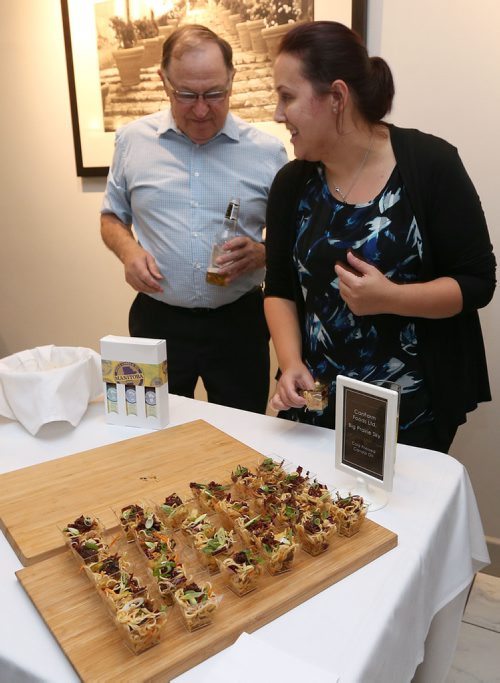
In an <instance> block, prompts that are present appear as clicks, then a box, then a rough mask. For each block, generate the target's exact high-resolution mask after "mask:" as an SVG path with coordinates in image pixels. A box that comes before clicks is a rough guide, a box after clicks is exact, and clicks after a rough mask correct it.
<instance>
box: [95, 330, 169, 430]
mask: <svg viewBox="0 0 500 683" xmlns="http://www.w3.org/2000/svg"><path fill="white" fill-rule="evenodd" d="M101 363H102V381H103V392H104V405H105V411H106V422H109V423H110V424H119V425H129V426H131V427H146V428H150V429H162V428H163V427H166V426H167V424H168V421H169V412H168V375H167V345H166V342H165V340H164V339H143V338H141V337H119V336H116V335H113V334H109V335H107V336H106V337H103V338H102V339H101Z"/></svg>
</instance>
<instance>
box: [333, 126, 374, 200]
mask: <svg viewBox="0 0 500 683" xmlns="http://www.w3.org/2000/svg"><path fill="white" fill-rule="evenodd" d="M372 143H373V133H372V134H371V136H370V142H369V144H368V147H367V149H366V152H365V155H364V157H363V159H362V160H361V164H360V165H359V168H358V170H357V171H356V173H355V174H354V178H353V180H352V183H351V184H350V186H349V189H348V190H347V192H342V190H341V189H340V187H339V186H338V185H336V184H335V181H333V189H334V190H335V192H336V193H337V194H338V195H339V197H340V198H341V199H342V202H343V203H344V204H347V197H348V196H349V195H350V194H351V192H352V189H353V187H354V186H355V185H356V183H357V182H358V179H359V176H360V175H361V171H362V170H363V169H364V167H365V164H366V162H367V159H368V156H369V154H370V152H371V151H372ZM332 180H333V178H332Z"/></svg>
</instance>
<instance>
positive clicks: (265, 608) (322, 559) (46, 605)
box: [0, 420, 397, 683]
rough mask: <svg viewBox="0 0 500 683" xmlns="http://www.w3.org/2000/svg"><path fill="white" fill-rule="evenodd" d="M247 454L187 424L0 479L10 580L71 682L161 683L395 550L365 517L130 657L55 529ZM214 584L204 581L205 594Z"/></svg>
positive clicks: (204, 427) (174, 625)
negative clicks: (211, 618)
mask: <svg viewBox="0 0 500 683" xmlns="http://www.w3.org/2000/svg"><path fill="white" fill-rule="evenodd" d="M258 456H259V454H258V453H257V452H256V451H254V450H252V449H251V448H249V447H248V446H245V445H244V444H242V443H240V442H239V441H236V440H235V439H233V438H232V437H230V436H229V435H227V434H225V433H224V432H221V431H220V430H218V429H216V428H215V427H212V426H211V425H209V424H207V423H206V422H204V421H202V420H197V421H194V422H190V423H188V424H184V425H181V426H178V427H172V428H170V429H166V430H162V431H158V432H154V433H152V434H148V435H145V436H139V437H137V438H134V439H129V440H127V441H122V442H118V443H115V444H111V445H108V446H103V447H100V448H95V449H92V450H89V451H85V452H83V453H78V454H75V455H71V456H67V457H65V458H59V459H57V460H52V461H50V462H47V463H43V464H40V465H35V466H33V467H28V468H25V469H22V470H18V471H15V472H11V473H7V474H4V475H1V476H0V524H1V527H2V530H3V531H4V533H5V534H6V535H7V537H8V539H9V540H10V542H11V544H12V545H13V547H14V549H15V551H16V553H17V554H18V556H19V558H20V559H21V561H22V562H23V563H24V564H26V565H29V566H27V567H26V568H25V569H21V570H20V571H19V572H17V577H18V579H19V581H20V582H21V584H22V585H23V587H24V589H25V590H26V592H27V593H28V595H29V596H30V598H31V600H32V601H33V603H34V605H35V606H36V608H37V610H38V611H39V613H40V614H41V616H42V618H43V619H44V621H45V623H46V624H47V626H48V627H49V629H50V631H51V632H52V634H53V635H54V636H55V638H56V639H57V641H58V642H59V644H60V646H61V648H62V649H63V651H64V652H65V654H66V655H67V657H68V658H69V660H70V661H71V663H72V665H73V666H74V668H75V670H76V671H77V673H78V675H79V676H80V677H81V678H82V680H84V681H89V683H95V681H99V682H100V683H104V682H107V681H117V682H118V681H120V683H122V682H123V681H124V680H126V681H134V683H136V682H137V683H140V682H142V681H166V680H169V679H170V678H172V677H175V676H177V675H179V674H180V673H182V672H183V671H186V670H187V669H189V668H191V667H193V666H195V665H196V664H198V663H199V662H201V661H203V660H204V659H206V658H208V657H210V656H212V655H213V654H215V653H216V652H219V651H220V650H222V649H223V648H225V647H227V646H228V645H230V644H232V643H233V642H234V641H235V640H236V639H237V638H238V636H239V635H240V634H241V633H242V632H243V631H247V632H252V631H254V630H256V629H257V628H259V627H261V626H263V625H264V624H266V623H268V622H269V621H271V620H273V619H275V618H276V617H278V616H280V615H281V614H283V613H285V612H286V611H288V610H289V609H291V608H293V607H295V606H296V605H298V604H300V603H301V602H303V601H304V600H307V599H308V598H310V597H312V596H313V595H315V594H317V593H319V592H320V591H322V590H323V589H325V588H326V587H327V586H330V585H332V584H333V583H335V582H336V581H339V580H340V579H342V578H344V577H345V576H347V575H349V574H351V573H352V572H354V571H356V570H357V569H359V568H360V567H362V566H364V565H365V564H367V563H369V562H371V561H372V560H374V559H375V558H377V557H379V556H380V555H382V554H383V553H385V552H387V551H389V550H390V549H391V548H394V547H395V546H396V545H397V536H396V535H395V534H394V533H393V532H391V531H389V530H387V529H385V528H383V527H381V526H379V525H377V524H375V523H374V522H372V521H371V520H369V519H368V520H366V521H365V524H364V525H363V527H362V529H361V531H360V532H359V534H357V535H356V536H354V537H352V538H350V539H347V538H341V537H335V539H334V541H333V542H332V545H331V547H330V549H329V550H328V551H327V552H326V553H324V554H323V555H320V556H319V557H316V558H312V557H310V556H309V555H307V554H306V553H304V552H303V551H302V550H299V551H298V552H297V556H296V560H295V563H294V568H293V570H292V572H289V573H287V574H284V575H282V576H278V577H271V576H270V575H267V574H266V576H265V577H264V578H263V581H262V585H261V587H260V588H259V589H258V590H257V591H254V592H253V593H250V594H248V595H247V596H245V597H242V598H239V597H237V596H235V595H234V594H233V593H231V592H230V591H225V592H224V597H223V600H222V603H221V607H220V609H219V611H218V613H217V616H216V619H215V622H214V624H213V625H212V626H210V627H207V628H205V629H202V630H200V631H198V632H195V633H188V632H187V631H186V630H185V628H184V626H183V624H182V623H181V621H180V617H179V615H178V614H177V613H176V612H175V610H172V611H171V613H170V617H169V620H168V623H167V627H166V638H165V639H164V640H163V641H162V642H161V643H160V644H159V645H157V646H155V647H153V648H152V649H151V650H149V651H147V652H144V653H142V654H140V655H137V656H136V655H133V654H132V653H130V652H129V650H128V649H127V648H126V646H125V645H124V644H123V642H122V641H121V639H120V636H119V634H118V632H117V630H116V628H115V626H114V624H113V623H112V621H111V620H110V618H109V617H108V615H107V613H106V610H105V609H104V607H103V605H102V603H101V600H100V599H99V597H98V596H97V595H96V593H95V592H94V588H93V587H92V586H91V585H90V583H89V581H88V579H87V578H86V576H85V575H84V573H82V572H79V570H78V568H77V566H76V563H75V560H74V558H73V556H72V555H71V553H70V552H69V551H67V550H66V548H65V546H64V544H63V542H62V535H61V533H60V531H59V528H60V527H62V526H65V525H66V524H67V523H68V522H70V521H72V520H74V519H75V518H76V517H78V516H79V515H80V514H82V513H85V514H92V515H97V516H99V517H100V518H101V520H102V522H103V523H104V525H105V526H106V527H107V528H108V529H112V528H113V527H116V526H117V519H116V516H115V512H114V511H115V510H118V509H120V508H121V507H122V506H124V505H126V504H129V503H132V502H140V501H145V500H148V499H149V500H152V501H156V502H161V501H162V500H163V499H164V498H165V496H166V495H169V494H170V493H172V492H173V491H176V492H177V493H179V494H180V495H181V496H183V495H184V492H186V491H188V490H189V482H190V481H192V480H195V481H202V482H203V481H210V480H216V481H221V482H222V481H227V480H228V478H229V474H230V472H231V470H232V469H234V468H235V466H236V465H238V464H246V465H250V466H252V465H253V464H254V463H255V460H256V458H258ZM297 464H299V463H297ZM58 527H59V528H58ZM46 558H48V559H46ZM220 580H221V579H220V578H215V579H214V581H213V583H214V586H215V588H216V590H217V589H219V590H220V588H221V586H220V585H219V582H220Z"/></svg>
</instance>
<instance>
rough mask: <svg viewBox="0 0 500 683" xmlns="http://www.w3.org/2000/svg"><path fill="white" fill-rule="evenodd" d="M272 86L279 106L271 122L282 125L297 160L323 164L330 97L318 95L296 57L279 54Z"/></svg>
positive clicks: (329, 126)
mask: <svg viewBox="0 0 500 683" xmlns="http://www.w3.org/2000/svg"><path fill="white" fill-rule="evenodd" d="M274 87H275V88H276V92H277V93H278V104H277V106H276V111H275V112H274V120H275V121H277V122H278V123H284V124H285V126H286V127H287V129H288V130H289V131H290V133H291V136H292V137H291V143H292V144H293V147H294V151H295V156H296V157H297V159H307V160H308V161H322V160H323V159H324V158H325V155H326V154H327V151H328V147H329V142H328V140H329V139H331V135H332V133H335V130H334V129H335V119H334V117H333V113H332V96H331V95H330V94H326V95H323V96H318V95H317V94H316V93H315V92H314V90H313V87H312V85H311V83H310V81H308V80H307V79H306V78H304V76H303V75H302V73H301V62H300V60H299V59H297V57H294V56H293V55H289V54H286V53H283V54H280V55H279V56H278V57H277V59H276V61H275V63H274Z"/></svg>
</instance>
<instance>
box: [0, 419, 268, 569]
mask: <svg viewBox="0 0 500 683" xmlns="http://www.w3.org/2000/svg"><path fill="white" fill-rule="evenodd" d="M256 457H258V453H257V452H256V451H254V450H252V449H251V448H249V447H248V446H245V445H244V444H242V443H241V442H239V441H236V439H233V438H232V437H230V436H228V435H227V434H225V433H224V432H221V431H220V430H219V429H216V428H215V427H213V426H212V425H209V424H208V423H207V422H204V421H203V420H195V421H193V422H188V423H186V424H183V425H179V426H177V427H171V428H170V429H164V430H160V431H157V432H153V433H152V434H146V435H144V436H139V437H135V438H133V439H128V440H126V441H119V442H117V443H113V444H110V445H108V446H101V447H99V448H93V449H92V450H88V451H84V452H82V453H76V454H74V455H69V456H66V457H64V458H58V459H56V460H51V461H49V462H45V463H41V464H39V465H33V466H32V467H26V468H23V469H20V470H15V471H14V472H7V473H6V474H2V475H0V528H1V530H2V531H3V532H4V534H5V536H6V537H7V539H8V540H9V542H10V544H11V545H12V547H13V549H14V550H15V552H16V554H17V556H18V557H19V559H20V561H21V562H22V563H23V565H25V566H26V565H30V564H33V563H34V562H37V561H39V560H41V559H45V558H47V557H51V556H52V555H54V554H56V553H58V552H61V551H62V550H63V549H64V544H63V543H62V541H61V539H62V535H61V533H60V531H59V529H60V528H62V527H64V526H66V524H68V522H71V521H73V520H74V519H75V517H78V516H79V515H80V514H82V513H84V514H92V515H96V516H97V517H100V518H101V520H102V522H103V524H104V525H105V526H106V527H107V528H113V527H116V526H117V519H116V516H115V514H114V512H113V511H114V510H115V509H117V508H118V509H120V508H121V507H122V506H123V505H127V504H128V503H130V502H135V501H139V500H144V499H148V498H151V499H153V500H160V499H161V500H163V499H164V498H165V496H166V495H168V494H169V493H172V492H173V491H176V490H177V493H179V495H180V491H179V490H178V489H181V490H188V491H189V482H190V481H191V478H194V479H195V480H198V481H203V480H204V479H206V478H207V477H208V478H209V479H208V481H210V480H211V479H214V477H217V476H221V477H226V478H227V477H228V476H229V474H230V472H231V469H232V467H234V466H235V465H237V464H238V463H239V462H241V461H243V460H244V461H245V462H253V461H254V460H255V458H256Z"/></svg>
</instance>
